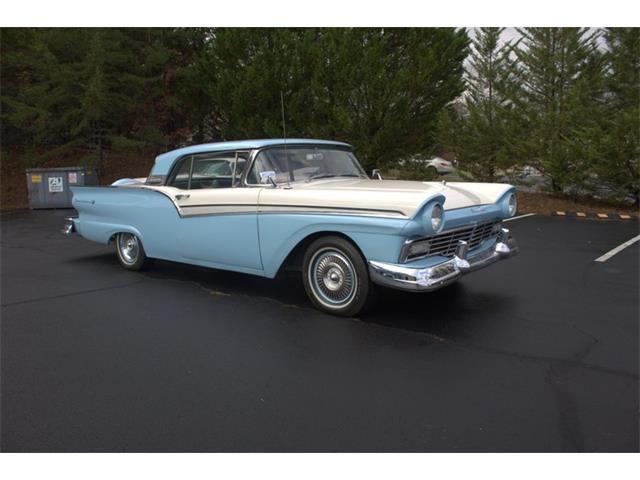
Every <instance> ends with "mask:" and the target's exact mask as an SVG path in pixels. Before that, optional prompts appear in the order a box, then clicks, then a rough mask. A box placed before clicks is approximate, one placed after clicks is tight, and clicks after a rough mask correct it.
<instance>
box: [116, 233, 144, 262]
mask: <svg viewBox="0 0 640 480" xmlns="http://www.w3.org/2000/svg"><path fill="white" fill-rule="evenodd" d="M118 250H119V251H120V256H121V257H122V259H123V260H124V261H125V262H126V263H135V262H136V260H137V258H138V251H139V246H138V238H137V237H136V236H135V235H132V234H131V233H121V234H120V235H118Z"/></svg>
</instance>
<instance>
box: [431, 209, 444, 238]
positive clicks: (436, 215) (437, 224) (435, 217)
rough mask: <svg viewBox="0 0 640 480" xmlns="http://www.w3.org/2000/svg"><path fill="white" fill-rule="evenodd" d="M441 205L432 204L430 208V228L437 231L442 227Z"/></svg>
mask: <svg viewBox="0 0 640 480" xmlns="http://www.w3.org/2000/svg"><path fill="white" fill-rule="evenodd" d="M442 214H443V210H442V206H440V205H437V204H436V205H434V206H433V208H432V209H431V228H432V229H433V231H434V232H436V233H438V232H439V231H440V230H441V229H442Z"/></svg>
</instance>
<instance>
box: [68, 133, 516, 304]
mask: <svg viewBox="0 0 640 480" xmlns="http://www.w3.org/2000/svg"><path fill="white" fill-rule="evenodd" d="M377 177H378V179H374V178H369V177H368V176H367V175H366V173H365V172H364V170H363V169H362V167H361V166H360V164H359V163H358V160H357V159H356V157H355V156H354V154H353V149H352V147H351V146H350V145H348V144H346V143H341V142H335V141H325V140H310V139H288V140H282V139H273V140H247V141H239V142H220V143H209V144H204V145H194V146H189V147H185V148H180V149H178V150H173V151H170V152H167V153H164V154H162V155H159V156H158V157H157V158H156V160H155V164H154V166H153V168H152V169H151V172H150V174H149V176H148V177H147V178H142V179H122V180H119V181H117V182H115V183H114V184H113V185H111V186H109V187H74V188H72V190H73V206H74V207H75V208H76V210H77V211H78V214H79V216H78V217H73V218H68V219H67V223H66V225H65V228H64V230H63V231H64V232H65V233H73V232H77V233H78V234H80V235H81V236H82V237H84V238H86V239H88V240H93V241H96V242H100V243H104V244H108V243H110V242H114V243H115V247H116V252H117V256H118V260H119V261H120V263H121V265H122V266H123V267H124V268H126V269H129V270H140V269H142V268H144V267H145V266H147V265H148V264H149V263H150V261H151V260H152V259H164V260H171V261H176V262H184V263H189V264H194V265H201V266H205V267H211V268H217V269H225V270H233V271H237V272H243V273H248V274H253V275H260V276H263V277H268V278H274V277H275V276H276V275H277V274H278V272H280V271H282V270H283V269H284V268H285V267H294V268H298V269H299V270H301V271H302V279H303V282H304V287H305V290H306V292H307V294H308V296H309V298H310V299H311V301H312V302H313V304H314V305H315V306H316V307H318V308H319V309H321V310H324V311H326V312H329V313H332V314H337V315H345V316H352V315H357V314H358V313H360V312H362V311H363V309H364V308H365V307H367V306H368V305H369V303H370V300H371V299H372V297H373V290H374V284H377V285H382V286H385V287H392V288H398V289H402V290H407V291H412V292H425V291H431V290H436V289H438V288H441V287H443V286H445V285H448V284H450V283H452V282H454V281H455V280H457V279H458V278H460V276H462V275H464V274H466V273H468V272H471V271H473V270H476V269H479V268H482V267H486V266H487V265H489V264H491V263H493V262H495V261H497V260H502V259H505V258H508V257H510V256H512V255H514V254H515V253H517V251H518V248H517V246H516V242H515V240H514V239H513V238H512V237H511V236H510V234H509V231H508V230H507V229H506V228H503V226H502V220H503V219H505V218H508V217H511V216H513V215H515V213H516V209H517V202H516V194H515V189H514V187H513V186H511V185H506V184H491V183H445V182H418V181H396V180H382V179H380V176H379V175H377Z"/></svg>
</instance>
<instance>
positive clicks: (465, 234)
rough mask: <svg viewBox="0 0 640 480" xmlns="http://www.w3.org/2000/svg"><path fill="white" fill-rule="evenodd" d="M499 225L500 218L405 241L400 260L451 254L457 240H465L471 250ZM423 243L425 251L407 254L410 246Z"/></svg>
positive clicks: (498, 229)
mask: <svg viewBox="0 0 640 480" xmlns="http://www.w3.org/2000/svg"><path fill="white" fill-rule="evenodd" d="M501 225H502V222H501V221H500V220H493V221H491V222H485V223H479V224H477V225H469V226H467V227H461V228H456V229H454V230H449V231H447V232H443V233H440V234H438V235H434V236H432V237H425V238H419V239H417V240H413V241H411V242H409V243H407V244H406V245H405V247H404V248H403V251H402V254H401V258H400V261H401V262H408V261H411V260H417V259H419V258H424V257H428V256H430V255H442V256H445V257H449V256H453V254H454V253H455V251H456V247H457V246H458V241H460V240H464V241H465V242H467V244H468V245H469V250H473V249H474V248H476V247H479V246H480V244H481V243H482V242H484V241H485V240H487V239H489V238H491V237H495V236H496V235H497V234H498V232H499V231H500V226H501ZM424 243H427V244H428V248H426V250H425V251H423V252H420V253H415V254H409V247H410V246H412V245H416V244H424Z"/></svg>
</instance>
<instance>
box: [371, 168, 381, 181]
mask: <svg viewBox="0 0 640 480" xmlns="http://www.w3.org/2000/svg"><path fill="white" fill-rule="evenodd" d="M371 179H372V180H374V179H375V180H382V175H381V174H380V170H379V169H378V168H374V169H373V172H371Z"/></svg>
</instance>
